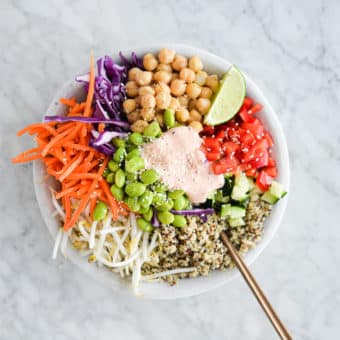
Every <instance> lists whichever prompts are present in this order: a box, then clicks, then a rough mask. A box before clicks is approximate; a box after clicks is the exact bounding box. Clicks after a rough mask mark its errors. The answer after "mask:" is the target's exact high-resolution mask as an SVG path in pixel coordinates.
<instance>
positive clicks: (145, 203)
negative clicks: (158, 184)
mask: <svg viewBox="0 0 340 340" xmlns="http://www.w3.org/2000/svg"><path fill="white" fill-rule="evenodd" d="M152 199H153V193H152V192H151V191H150V190H145V192H144V194H143V195H142V196H141V197H140V198H139V203H140V205H141V206H142V207H149V206H150V205H151V203H152Z"/></svg>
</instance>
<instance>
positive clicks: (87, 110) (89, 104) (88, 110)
mask: <svg viewBox="0 0 340 340" xmlns="http://www.w3.org/2000/svg"><path fill="white" fill-rule="evenodd" d="M94 81H95V77H94V57H93V52H91V58H90V81H89V90H88V92H87V97H86V104H85V108H84V116H85V117H88V116H90V115H91V107H92V100H93V95H94Z"/></svg>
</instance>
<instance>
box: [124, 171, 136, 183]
mask: <svg viewBox="0 0 340 340" xmlns="http://www.w3.org/2000/svg"><path fill="white" fill-rule="evenodd" d="M125 177H126V181H127V182H136V181H137V179H138V175H137V173H136V172H135V173H132V172H127V173H126V174H125Z"/></svg>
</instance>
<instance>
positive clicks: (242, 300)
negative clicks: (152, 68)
mask: <svg viewBox="0 0 340 340" xmlns="http://www.w3.org/2000/svg"><path fill="white" fill-rule="evenodd" d="M207 3H208V2H207V1H196V0H190V1H187V0H185V1H167V2H165V1H151V0H143V1H138V2H137V1H136V2H132V1H129V0H125V1H109V0H108V1H58V0H54V1H34V0H30V1H16V0H1V1H0V75H1V76H0V84H1V86H0V103H1V116H2V124H1V125H0V150H1V152H0V170H1V176H0V188H1V189H0V195H1V200H0V214H1V217H2V223H1V231H0V247H1V257H0V339H1V340H11V339H58V340H59V339H94V338H96V339H98V340H99V339H109V338H115V339H120V338H122V337H124V339H136V340H139V339H148V340H153V339H176V338H177V339H183V340H185V339H276V338H277V337H276V335H275V333H274V331H273V329H272V327H271V325H270V323H269V322H268V320H267V319H266V317H265V316H264V314H263V313H262V311H261V309H260V307H259V306H258V304H257V303H256V300H255V299H254V297H253V296H252V295H251V293H250V292H249V290H248V288H247V286H246V285H245V283H244V282H243V281H242V280H241V279H237V280H234V281H233V282H231V283H230V284H228V285H227V286H225V287H222V288H220V289H217V290H215V291H212V292H210V293H207V294H203V295H202V296H197V297H193V298H189V299H184V300H178V301H164V302H162V301H157V302H155V301H143V300H135V299H132V298H128V299H126V298H124V297H122V296H120V295H119V294H114V293H112V292H111V291H110V290H108V289H106V288H103V287H101V286H100V285H98V284H97V283H96V282H95V281H93V280H92V279H90V278H89V277H87V276H86V275H85V274H83V273H82V272H80V271H79V270H77V269H76V268H75V267H74V266H73V265H72V264H71V263H68V262H67V261H64V260H58V261H57V263H56V262H53V261H52V260H51V258H50V255H51V249H52V245H53V242H52V240H51V238H50V236H49V234H48V232H47V230H46V228H45V226H44V224H43V221H42V219H41V216H40V213H39V210H38V206H37V203H36V201H35V196H34V191H33V186H32V167H31V165H23V166H12V165H11V164H10V163H9V159H10V157H12V156H13V155H15V154H16V153H18V152H19V151H21V150H23V149H24V148H27V147H29V146H31V145H32V143H31V141H30V140H29V138H22V139H20V140H19V139H17V138H16V137H15V132H16V131H17V130H19V129H20V128H21V127H23V126H24V125H26V124H28V123H31V122H35V121H39V120H40V118H41V116H42V114H43V113H44V110H45V109H46V107H47V104H48V103H49V101H50V100H51V98H52V97H53V95H54V93H55V91H56V90H57V89H58V88H59V87H60V86H61V85H62V84H63V82H64V81H65V80H66V79H69V78H71V77H73V75H74V74H75V73H76V72H77V71H79V70H81V69H83V68H84V65H87V62H88V56H89V51H90V49H91V48H93V49H94V51H95V53H96V55H97V56H99V55H101V54H103V53H110V52H111V51H113V49H124V47H131V46H134V44H137V43H138V44H140V43H144V42H145V43H150V42H164V41H173V42H180V43H188V44H192V45H196V46H198V47H202V48H205V49H207V50H211V51H212V52H214V53H215V54H218V55H220V56H222V57H226V58H227V59H229V60H230V61H232V62H235V63H237V64H238V65H239V67H240V68H241V69H243V70H245V71H246V72H247V73H248V74H249V75H250V76H251V77H252V78H253V79H255V80H256V82H257V83H258V85H259V86H260V87H261V88H262V89H263V91H265V93H266V95H267V96H268V98H269V100H270V101H271V103H272V105H273V106H274V107H275V108H276V110H277V112H278V113H279V116H280V120H281V122H282V125H283V127H284V130H285V133H286V135H287V139H288V146H289V152H290V159H291V173H292V181H291V188H290V193H289V203H288V209H287V211H286V215H285V217H284V219H283V222H282V225H281V228H280V230H279V232H278V233H277V235H276V237H275V238H274V239H273V241H272V243H271V244H270V245H269V247H268V248H267V249H266V250H265V251H264V252H263V253H262V254H261V256H260V257H259V259H258V260H257V261H256V263H255V264H254V265H252V267H251V269H252V271H253V273H254V274H255V276H256V277H257V279H258V281H259V283H260V284H261V285H262V287H263V289H264V291H265V292H266V293H267V294H268V296H269V298H270V300H271V301H272V303H273V305H274V306H275V309H276V310H277V312H278V314H279V315H280V316H281V318H282V320H283V321H284V323H285V324H286V325H287V327H288V329H289V330H290V331H291V333H292V334H293V335H294V338H295V339H337V338H339V336H338V334H339V332H340V325H339V315H340V275H339V267H340V248H339V244H340V231H339V219H340V213H339V207H340V195H339V192H340V179H339V178H340V176H339V173H340V151H339V150H340V135H339V131H340V116H339V113H338V108H339V105H340V91H339V90H340V88H339V84H340V57H339V55H340V45H339V35H340V25H339V24H338V17H339V14H340V5H339V2H337V1H336V0H334V1H299V2H297V1H293V0H289V1H281V2H279V1H275V2H273V1H269V0H268V1H238V2H237V4H236V2H232V1H209V3H210V4H209V5H207Z"/></svg>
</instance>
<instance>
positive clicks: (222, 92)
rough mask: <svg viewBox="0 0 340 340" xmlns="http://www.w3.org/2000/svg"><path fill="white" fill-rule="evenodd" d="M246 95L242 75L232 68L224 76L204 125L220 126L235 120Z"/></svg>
mask: <svg viewBox="0 0 340 340" xmlns="http://www.w3.org/2000/svg"><path fill="white" fill-rule="evenodd" d="M245 95H246V82H245V79H244V77H243V75H242V73H241V72H240V71H239V70H238V68H236V67H235V66H232V67H231V68H230V69H229V70H228V72H227V73H226V74H225V75H224V76H223V79H222V81H221V85H220V88H219V89H218V91H217V93H216V96H215V99H214V101H213V103H212V105H211V108H210V110H209V112H208V113H207V115H206V116H205V118H204V124H207V125H218V124H222V123H224V122H227V121H228V120H230V119H231V118H233V117H234V116H235V115H236V113H237V112H238V111H239V109H240V107H241V105H242V103H243V100H244V97H245Z"/></svg>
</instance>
